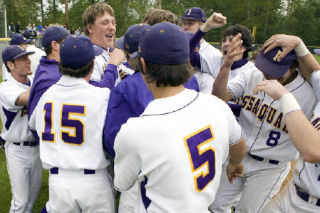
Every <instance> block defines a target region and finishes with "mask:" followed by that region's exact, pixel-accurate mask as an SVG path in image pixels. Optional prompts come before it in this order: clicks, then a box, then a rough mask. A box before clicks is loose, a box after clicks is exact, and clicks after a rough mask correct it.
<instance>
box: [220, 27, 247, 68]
mask: <svg viewBox="0 0 320 213" xmlns="http://www.w3.org/2000/svg"><path fill="white" fill-rule="evenodd" d="M242 42H243V41H242V39H241V33H238V34H237V35H236V36H234V37H233V38H232V41H231V44H230V47H229V49H228V52H227V53H226V54H225V55H224V56H223V66H227V67H231V65H232V64H233V62H235V61H236V60H238V59H239V56H242V54H243V53H244V51H246V48H244V47H243V46H242Z"/></svg>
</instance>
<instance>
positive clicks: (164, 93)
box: [148, 83, 184, 99]
mask: <svg viewBox="0 0 320 213" xmlns="http://www.w3.org/2000/svg"><path fill="white" fill-rule="evenodd" d="M148 88H149V90H150V91H151V93H152V94H153V98H154V99H160V98H167V97H170V96H174V95H177V94H179V93H180V92H182V91H183V90H184V86H183V85H179V86H175V87H171V86H166V87H164V86H160V87H157V86H156V84H155V83H153V84H152V85H149V86H148Z"/></svg>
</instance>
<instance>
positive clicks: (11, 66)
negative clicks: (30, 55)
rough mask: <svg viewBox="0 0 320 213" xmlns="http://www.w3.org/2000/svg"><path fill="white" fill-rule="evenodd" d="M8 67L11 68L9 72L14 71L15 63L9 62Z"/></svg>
mask: <svg viewBox="0 0 320 213" xmlns="http://www.w3.org/2000/svg"><path fill="white" fill-rule="evenodd" d="M7 67H8V68H9V70H8V71H9V72H11V70H13V69H14V63H13V61H8V62H7Z"/></svg>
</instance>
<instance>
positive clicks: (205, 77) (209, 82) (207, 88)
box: [194, 71, 214, 94]
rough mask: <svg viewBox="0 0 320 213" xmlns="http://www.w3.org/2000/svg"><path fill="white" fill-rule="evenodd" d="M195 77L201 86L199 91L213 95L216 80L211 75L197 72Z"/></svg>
mask: <svg viewBox="0 0 320 213" xmlns="http://www.w3.org/2000/svg"><path fill="white" fill-rule="evenodd" d="M194 76H195V77H196V79H197V82H198V85H199V91H200V92H202V93H206V94H211V92H212V86H213V82H214V78H213V76H212V75H211V74H209V73H205V72H200V71H197V72H196V73H195V74H194Z"/></svg>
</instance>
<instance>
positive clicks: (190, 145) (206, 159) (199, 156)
mask: <svg viewBox="0 0 320 213" xmlns="http://www.w3.org/2000/svg"><path fill="white" fill-rule="evenodd" d="M212 140H214V135H213V132H212V129H211V126H207V127H205V128H203V129H201V130H199V131H197V132H194V133H192V134H190V135H189V136H187V137H185V138H184V141H185V145H186V148H187V150H188V154H189V158H190V161H191V169H192V172H193V173H194V172H196V171H197V170H199V169H201V168H202V167H204V166H205V167H206V170H207V172H205V173H204V172H203V171H201V172H199V174H198V175H196V176H195V177H194V182H195V188H196V190H197V191H199V192H200V191H202V190H204V188H205V187H206V186H207V185H208V184H209V183H210V182H211V181H212V180H213V178H214V176H215V174H216V170H215V161H216V156H215V150H214V148H213V147H212V146H208V147H207V148H205V149H201V147H202V146H204V145H206V144H207V143H208V142H210V141H212Z"/></svg>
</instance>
